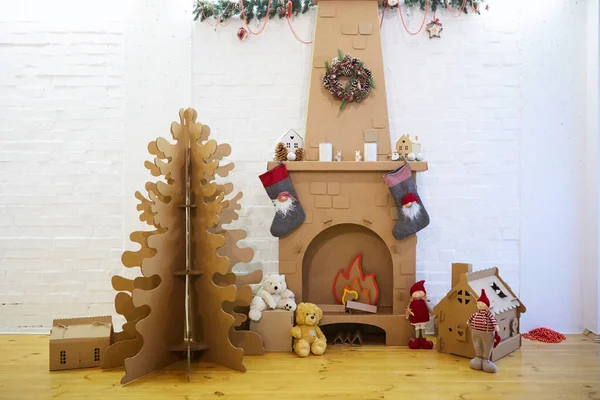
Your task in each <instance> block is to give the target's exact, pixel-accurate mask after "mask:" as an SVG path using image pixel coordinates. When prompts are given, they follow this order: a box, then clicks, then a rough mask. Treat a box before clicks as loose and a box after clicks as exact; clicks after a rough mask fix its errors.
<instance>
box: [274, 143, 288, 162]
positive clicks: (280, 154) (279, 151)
mask: <svg viewBox="0 0 600 400" xmlns="http://www.w3.org/2000/svg"><path fill="white" fill-rule="evenodd" d="M287 155H288V151H287V149H286V147H285V144H283V142H279V143H277V147H275V161H287Z"/></svg>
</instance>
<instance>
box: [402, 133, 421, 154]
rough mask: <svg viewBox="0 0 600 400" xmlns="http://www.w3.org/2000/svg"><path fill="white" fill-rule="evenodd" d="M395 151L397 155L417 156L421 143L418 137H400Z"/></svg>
mask: <svg viewBox="0 0 600 400" xmlns="http://www.w3.org/2000/svg"><path fill="white" fill-rule="evenodd" d="M396 151H397V152H398V154H400V155H402V156H404V157H408V154H409V153H414V154H418V153H420V152H421V143H420V142H419V137H418V136H414V137H413V136H410V135H402V136H400V139H398V141H397V142H396Z"/></svg>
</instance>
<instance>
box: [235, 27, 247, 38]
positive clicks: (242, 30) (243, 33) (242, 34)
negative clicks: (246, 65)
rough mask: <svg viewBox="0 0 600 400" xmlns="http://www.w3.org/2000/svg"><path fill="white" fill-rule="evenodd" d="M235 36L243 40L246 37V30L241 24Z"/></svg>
mask: <svg viewBox="0 0 600 400" xmlns="http://www.w3.org/2000/svg"><path fill="white" fill-rule="evenodd" d="M237 38H238V39H240V40H244V39H247V38H248V31H247V30H246V28H244V27H243V26H242V27H241V28H240V29H238V31H237Z"/></svg>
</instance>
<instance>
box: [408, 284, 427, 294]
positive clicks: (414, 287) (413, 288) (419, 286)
mask: <svg viewBox="0 0 600 400" xmlns="http://www.w3.org/2000/svg"><path fill="white" fill-rule="evenodd" d="M417 290H422V291H423V293H425V294H427V292H426V291H425V281H419V282H417V283H415V284H414V285H412V286H411V288H410V295H411V296H412V294H413V293H414V292H416V291H417Z"/></svg>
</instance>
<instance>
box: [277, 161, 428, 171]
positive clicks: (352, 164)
mask: <svg viewBox="0 0 600 400" xmlns="http://www.w3.org/2000/svg"><path fill="white" fill-rule="evenodd" d="M277 164H278V162H277V161H269V163H268V164H267V167H268V169H271V168H274V167H276V166H277ZM284 164H285V165H286V167H287V169H288V171H306V172H310V171H314V172H323V171H359V172H360V171H364V172H369V171H371V172H372V171H381V172H389V171H393V170H394V169H396V168H398V167H400V166H401V165H404V162H403V161H341V162H337V161H325V162H321V161H286V162H284ZM409 164H410V168H411V170H412V171H413V172H423V171H427V169H428V166H427V162H425V161H411V162H409Z"/></svg>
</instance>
